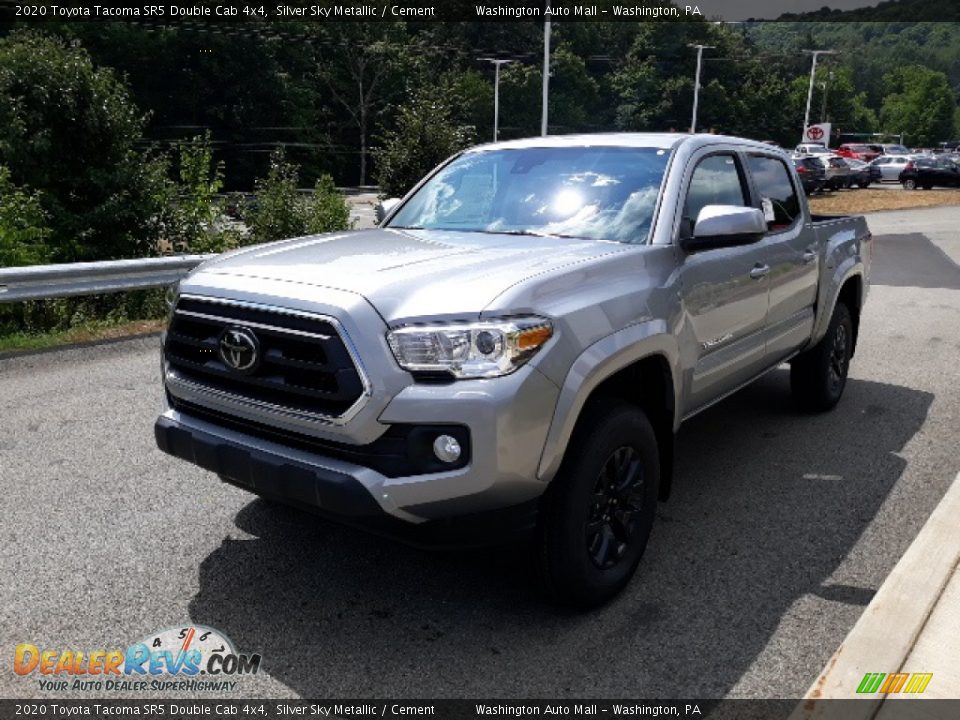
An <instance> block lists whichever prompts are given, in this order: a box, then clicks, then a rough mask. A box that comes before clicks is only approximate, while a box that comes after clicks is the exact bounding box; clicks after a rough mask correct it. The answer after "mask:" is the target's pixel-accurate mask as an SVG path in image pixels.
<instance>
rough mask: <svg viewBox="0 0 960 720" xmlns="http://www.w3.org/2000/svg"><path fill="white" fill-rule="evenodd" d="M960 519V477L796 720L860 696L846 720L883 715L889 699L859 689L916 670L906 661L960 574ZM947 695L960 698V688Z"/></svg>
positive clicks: (816, 715)
mask: <svg viewBox="0 0 960 720" xmlns="http://www.w3.org/2000/svg"><path fill="white" fill-rule="evenodd" d="M958 518H960V474H958V475H957V477H956V478H955V479H954V481H953V483H952V484H951V485H950V487H949V488H948V489H947V492H946V493H945V494H944V496H943V499H942V500H941V501H940V503H939V504H938V505H937V507H936V508H935V509H934V511H933V512H932V513H931V515H930V517H929V518H928V519H927V522H926V523H925V524H924V526H923V528H921V530H920V532H919V533H918V534H917V537H916V538H914V540H913V542H912V543H911V544H910V547H909V548H907V551H906V552H905V553H904V554H903V557H901V558H900V560H899V562H897V564H896V566H895V567H894V568H893V570H892V571H891V572H890V574H889V575H888V576H887V579H886V580H884V582H883V584H882V585H881V586H880V589H879V590H878V591H877V594H876V595H875V596H874V597H873V600H871V602H870V604H869V605H868V606H867V609H866V610H865V611H864V613H863V615H861V616H860V619H859V620H858V621H857V624H856V625H854V626H853V629H852V630H851V631H850V633H849V634H848V635H847V637H846V639H845V640H844V641H843V643H842V644H841V645H840V647H839V648H837V651H836V652H835V653H834V654H833V656H832V657H831V658H830V660H829V661H828V662H827V664H826V666H825V667H824V669H823V670H822V671H821V673H820V676H819V677H818V678H817V680H816V682H814V683H813V685H812V686H811V687H810V689H809V690H808V691H807V694H806V696H805V699H804V700H803V702H802V703H801V704H800V705H799V706H798V707H797V710H796V711H795V712H794V713H793V714H792V715H791V719H792V720H801V719H803V720H807V719H811V720H812V719H813V718H821V717H825V716H826V715H827V714H828V707H829V705H830V703H818V702H817V701H818V700H836V699H851V698H858V702H856V703H850V704H847V705H845V706H844V717H846V718H850V720H858V719H859V718H862V719H863V720H869V719H870V718H873V717H874V716H875V715H876V714H877V713H878V712H880V710H881V705H882V704H883V702H884V700H885V699H886V697H887V696H886V695H875V696H868V697H870V699H867V698H866V697H864V696H863V695H859V696H858V695H857V686H858V685H859V684H860V681H861V680H862V679H863V676H864V675H865V674H866V673H869V672H887V673H892V672H900V671H901V670H903V671H904V672H909V671H913V670H916V668H905V667H904V663H905V662H907V660H908V658H909V657H910V655H911V653H912V651H913V650H914V647H915V646H916V645H917V642H918V640H919V638H920V636H921V634H922V633H923V632H924V630H925V628H926V626H927V623H928V621H929V620H930V618H931V615H932V614H933V612H934V608H936V606H937V603H938V602H939V601H940V599H941V597H942V595H943V593H944V590H945V589H946V587H947V585H948V583H950V581H951V578H953V577H954V574H955V573H957V572H958V570H960V527H958ZM931 669H932V668H931ZM923 670H926V668H923ZM948 692H951V693H952V694H953V695H954V696H955V697H960V687H956V688H952V689H951V690H950V691H948ZM906 697H910V696H909V695H908V696H906ZM900 702H903V700H901V701H900Z"/></svg>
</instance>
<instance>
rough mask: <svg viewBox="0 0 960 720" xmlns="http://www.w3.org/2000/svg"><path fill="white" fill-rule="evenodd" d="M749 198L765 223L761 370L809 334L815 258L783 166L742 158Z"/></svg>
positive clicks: (774, 160)
mask: <svg viewBox="0 0 960 720" xmlns="http://www.w3.org/2000/svg"><path fill="white" fill-rule="evenodd" d="M746 163H747V168H748V170H749V176H750V182H751V185H752V188H753V190H752V192H753V197H754V199H755V203H756V204H757V207H759V208H761V209H762V210H763V213H764V217H765V218H766V220H767V236H766V238H765V239H764V245H765V246H766V247H765V252H766V257H767V258H768V260H767V263H768V264H769V266H770V280H769V285H770V290H769V293H770V295H769V304H768V307H767V321H766V331H765V338H766V339H765V346H766V349H765V355H766V361H765V364H766V365H773V364H776V363H777V362H779V361H780V360H782V359H783V358H785V357H786V356H788V355H790V354H791V353H792V352H793V351H795V350H797V349H798V348H799V347H800V346H801V345H803V343H805V342H806V341H807V339H809V337H810V334H811V332H812V330H813V321H814V316H815V313H814V304H815V302H816V299H817V280H818V278H819V273H820V268H819V263H820V252H819V249H818V248H817V244H816V236H815V235H814V233H813V232H811V231H810V230H809V228H808V226H807V225H806V223H805V221H804V215H803V205H802V201H801V200H800V194H801V192H802V189H801V188H799V187H797V185H796V184H795V183H794V176H793V175H792V174H791V173H790V171H789V169H788V167H787V161H786V160H785V159H783V158H781V157H779V156H776V155H770V154H766V153H762V152H749V153H747V155H746Z"/></svg>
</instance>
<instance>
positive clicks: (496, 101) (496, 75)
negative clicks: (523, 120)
mask: <svg viewBox="0 0 960 720" xmlns="http://www.w3.org/2000/svg"><path fill="white" fill-rule="evenodd" d="M480 59H481V60H486V61H487V62H488V63H493V66H494V71H493V141H494V142H496V141H497V131H498V130H499V128H500V66H501V65H506V64H507V63H511V62H513V60H500V59H498V58H480Z"/></svg>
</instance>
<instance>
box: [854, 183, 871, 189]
mask: <svg viewBox="0 0 960 720" xmlns="http://www.w3.org/2000/svg"><path fill="white" fill-rule="evenodd" d="M857 185H858V187H859V188H860V189H861V190H866V189H867V188H868V187H870V183H868V182H862V183H857Z"/></svg>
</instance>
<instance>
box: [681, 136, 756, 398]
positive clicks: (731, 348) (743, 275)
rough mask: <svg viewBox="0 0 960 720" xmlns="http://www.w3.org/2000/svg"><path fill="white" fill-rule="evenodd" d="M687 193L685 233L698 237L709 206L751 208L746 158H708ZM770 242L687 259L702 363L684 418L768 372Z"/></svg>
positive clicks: (686, 299) (688, 296) (688, 293)
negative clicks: (701, 214)
mask: <svg viewBox="0 0 960 720" xmlns="http://www.w3.org/2000/svg"><path fill="white" fill-rule="evenodd" d="M691 167H692V170H688V171H687V172H688V175H687V176H686V178H685V182H684V186H683V190H682V193H683V195H682V196H683V198H684V202H683V205H682V215H681V220H680V233H681V234H689V233H691V232H692V230H693V226H694V223H695V222H696V218H697V215H698V214H699V212H700V210H701V209H702V208H703V207H704V206H706V205H739V206H744V207H746V206H749V205H750V194H749V188H748V183H747V178H746V171H745V169H744V168H743V165H742V159H741V157H740V156H739V154H738V153H736V152H735V151H733V150H730V151H704V152H701V153H700V154H699V155H697V156H695V157H694V158H693V161H692V162H691ZM761 245H762V243H761V242H757V243H753V244H750V245H743V246H739V247H731V248H714V249H710V250H700V251H697V252H691V253H683V251H682V250H681V251H680V252H681V253H683V255H682V260H681V262H682V265H681V269H680V272H681V287H682V290H681V293H682V297H681V301H682V304H683V312H684V325H685V326H686V327H687V328H688V330H689V332H688V333H686V334H685V337H684V339H683V340H684V342H686V343H691V344H692V345H693V348H692V350H690V352H691V355H692V356H694V357H696V362H695V363H694V366H693V368H692V369H691V370H689V371H687V372H688V373H689V375H688V377H687V378H686V379H687V382H685V383H684V386H685V387H686V388H687V393H686V397H685V398H684V402H683V408H684V414H685V415H688V414H690V413H692V412H694V411H696V410H698V409H699V408H701V407H703V406H705V405H708V404H709V403H710V402H712V401H713V400H715V399H717V398H718V397H720V396H722V395H724V394H726V393H728V392H730V391H732V390H734V389H736V388H737V387H738V386H739V385H742V384H743V383H745V382H746V381H748V380H749V379H751V378H752V377H753V376H754V375H756V374H757V373H758V372H759V371H760V369H761V368H762V365H763V358H764V339H763V330H764V324H765V321H766V315H767V288H768V273H769V267H768V266H767V265H766V264H765V263H764V261H763V251H762V249H761V247H760V246H761Z"/></svg>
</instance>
